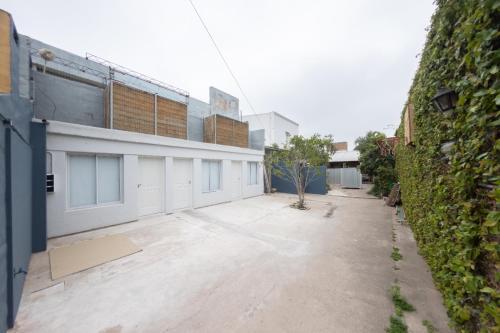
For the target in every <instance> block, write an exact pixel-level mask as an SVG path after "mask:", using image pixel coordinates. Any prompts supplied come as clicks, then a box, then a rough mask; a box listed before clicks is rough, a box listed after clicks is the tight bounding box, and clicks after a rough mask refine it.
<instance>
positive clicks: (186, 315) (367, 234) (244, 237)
mask: <svg viewBox="0 0 500 333" xmlns="http://www.w3.org/2000/svg"><path fill="white" fill-rule="evenodd" d="M331 194H332V195H328V196H319V195H318V196H316V195H314V196H309V197H308V200H307V201H308V205H309V207H310V208H311V209H310V210H305V211H301V210H297V209H293V208H290V207H289V204H290V203H292V202H293V201H294V200H295V197H294V196H291V195H286V194H273V195H264V196H260V197H255V198H251V199H246V200H240V201H235V202H230V203H226V204H221V205H216V206H211V207H206V208H202V209H196V210H188V211H182V212H178V213H175V214H171V215H162V216H156V217H151V218H147V219H143V220H140V221H137V222H132V223H127V224H123V225H119V226H115V227H110V228H106V229H100V230H95V231H91V232H87V233H80V234H76V235H71V236H66V237H62V238H56V239H52V240H50V241H49V247H50V248H53V247H58V246H61V245H64V244H69V243H72V242H75V241H78V240H83V239H91V238H95V237H99V236H103V235H108V234H119V233H122V234H125V235H127V236H128V237H130V239H131V240H132V241H133V242H134V243H136V244H137V245H139V246H140V247H141V248H142V249H143V251H142V252H139V253H136V254H133V255H130V256H128V257H125V258H121V259H118V260H115V261H113V262H110V263H107V264H104V265H101V266H98V267H95V268H92V269H89V270H86V271H83V272H80V273H77V274H73V275H70V276H67V277H65V278H61V279H59V280H56V281H52V280H51V279H50V272H49V259H48V255H47V253H39V254H35V255H33V257H32V261H31V265H30V273H29V275H28V277H27V282H26V286H25V290H24V295H23V299H22V304H21V308H20V311H19V314H18V317H17V322H16V326H15V328H14V329H13V331H15V332H85V333H88V332H108V333H111V332H113V333H117V332H383V331H384V329H385V327H386V326H387V324H388V322H389V316H390V315H391V314H392V312H393V307H392V303H391V300H390V296H389V294H388V289H389V288H390V286H391V284H392V283H393V281H394V278H395V272H394V269H393V266H394V262H393V261H392V259H391V258H390V254H391V250H392V239H391V238H392V219H393V210H392V209H391V208H389V207H387V206H384V204H383V202H382V201H381V200H377V199H373V198H370V197H369V196H367V195H365V191H364V190H358V191H356V190H349V191H341V190H337V191H334V192H331ZM410 248H411V246H410ZM415 251H416V250H415ZM417 260H419V259H418V258H417ZM420 260H421V259H420ZM420 264H423V262H422V263H420ZM423 265H424V267H425V264H423ZM422 274H424V275H425V274H427V275H429V273H428V272H426V271H425V268H424V272H423V273H422ZM429 281H430V282H429ZM429 281H427V280H426V283H430V284H431V287H430V288H431V289H432V280H429ZM404 291H405V290H404V289H403V292H404ZM431 292H433V293H434V294H432V295H434V296H432V297H430V298H428V297H427V296H426V295H427V294H426V293H417V294H419V295H420V296H419V302H421V303H422V304H423V306H421V308H419V304H415V305H416V306H417V310H418V311H419V312H422V316H423V317H425V318H427V319H428V320H430V321H433V322H434V324H435V326H437V327H439V328H442V327H444V329H445V330H446V319H445V318H446V317H445V315H444V310H443V309H442V306H441V305H440V304H439V302H440V301H439V294H435V293H436V292H435V290H434V291H432V290H431ZM436 295H437V296H436ZM436 297H437V299H436ZM429 302H431V303H433V304H431V306H429V304H427V303H429ZM436 303H437V304H436ZM443 318H444V319H443Z"/></svg>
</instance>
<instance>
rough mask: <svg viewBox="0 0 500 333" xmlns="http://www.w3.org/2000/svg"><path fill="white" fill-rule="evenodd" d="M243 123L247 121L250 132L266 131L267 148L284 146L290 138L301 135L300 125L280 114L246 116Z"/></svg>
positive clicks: (265, 143) (269, 113)
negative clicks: (275, 145) (274, 145)
mask: <svg viewBox="0 0 500 333" xmlns="http://www.w3.org/2000/svg"><path fill="white" fill-rule="evenodd" d="M243 121H247V122H248V124H249V128H250V130H259V129H264V131H265V142H264V145H265V146H266V147H269V146H272V145H273V144H275V143H276V144H277V145H278V146H280V147H282V146H284V145H285V144H286V143H287V142H288V140H289V139H290V137H292V136H295V135H298V134H299V124H298V123H296V122H295V121H293V120H291V119H289V118H287V117H285V116H283V115H281V114H279V113H278V112H274V111H273V112H268V113H259V114H256V115H244V116H243Z"/></svg>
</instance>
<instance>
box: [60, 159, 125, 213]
mask: <svg viewBox="0 0 500 333" xmlns="http://www.w3.org/2000/svg"><path fill="white" fill-rule="evenodd" d="M72 156H87V157H93V158H94V168H95V179H94V181H95V203H93V204H89V205H81V206H71V190H70V188H71V183H70V180H71V167H70V163H71V162H70V160H71V157H72ZM99 157H115V158H118V160H119V176H120V181H119V183H118V186H119V195H120V199H119V200H118V201H109V202H102V203H100V202H99V162H98V160H99ZM66 170H67V172H66V208H67V209H68V210H79V209H88V208H99V207H107V206H115V205H120V204H123V197H124V186H125V185H124V183H123V182H124V177H123V155H120V154H98V153H83V152H82V153H80V152H68V153H66Z"/></svg>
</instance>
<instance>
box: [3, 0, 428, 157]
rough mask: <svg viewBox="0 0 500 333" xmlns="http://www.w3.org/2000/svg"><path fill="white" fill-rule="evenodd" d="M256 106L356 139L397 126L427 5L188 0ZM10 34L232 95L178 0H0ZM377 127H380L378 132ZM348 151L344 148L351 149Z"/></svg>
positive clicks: (199, 94)
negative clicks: (9, 23)
mask: <svg viewBox="0 0 500 333" xmlns="http://www.w3.org/2000/svg"><path fill="white" fill-rule="evenodd" d="M193 1H194V3H195V5H196V6H197V8H198V11H199V12H200V14H201V15H202V17H203V18H204V20H205V22H206V24H207V26H208V28H209V29H210V31H211V32H212V34H213V35H214V37H215V39H216V41H217V43H218V45H219V47H220V48H221V50H222V52H223V54H224V55H225V57H226V59H227V60H228V62H229V63H230V65H231V67H232V69H233V71H234V72H235V74H236V76H237V77H238V79H239V81H240V83H241V85H242V86H243V89H244V90H245V92H246V93H247V95H248V96H249V98H250V101H251V102H252V104H253V105H254V107H255V109H256V111H257V112H258V113H261V112H269V111H277V112H280V113H282V114H283V115H285V116H287V117H289V118H291V119H293V120H295V121H297V122H298V123H299V124H300V132H301V134H304V135H311V134H313V133H320V134H332V135H333V136H334V138H335V140H336V141H344V140H347V141H349V142H350V144H352V143H353V142H354V140H355V139H356V138H357V137H358V136H361V135H363V134H364V133H366V132H367V131H368V130H379V131H385V132H387V133H392V132H393V131H394V130H393V129H390V130H388V129H387V125H395V126H396V125H397V124H398V123H399V120H400V113H401V110H402V108H403V104H404V102H405V100H406V97H407V92H408V89H409V86H410V84H411V79H412V78H413V75H414V73H415V70H416V68H417V65H418V60H419V58H418V54H419V53H420V51H421V49H422V47H423V45H424V42H425V37H426V31H425V28H426V27H427V26H428V25H429V23H430V17H431V15H432V13H433V11H434V8H435V6H434V4H433V1H432V0H379V1H373V0H357V1H354V0H353V1H350V0H349V1H348V0H342V1H340V0H326V1H322V0H314V1H311V0H309V1H306V0H303V1H291V0H273V1H265V0H253V1H243V0H211V1H206V0H205V1H201V0H193ZM0 7H1V8H3V9H5V10H7V11H9V12H10V13H11V14H12V15H13V17H14V21H15V23H16V26H17V29H18V31H19V32H20V33H22V34H25V35H28V36H30V37H33V38H36V39H39V40H41V41H43V42H46V43H48V44H51V45H53V46H56V47H59V48H62V49H65V50H67V51H70V52H73V53H76V54H79V55H85V52H90V53H92V54H95V55H98V56H100V57H102V58H105V59H107V60H110V61H112V62H115V63H118V64H120V65H123V66H125V67H129V68H132V69H134V70H136V71H139V72H141V73H144V74H147V75H149V76H152V77H154V78H157V79H159V80H162V81H164V82H167V83H169V84H172V85H174V86H177V87H179V88H182V89H185V90H187V91H189V93H190V95H191V96H193V97H196V98H199V99H201V100H204V101H208V88H209V86H214V87H217V88H219V89H221V90H224V91H226V92H228V93H230V94H232V95H234V96H236V97H238V98H239V99H240V107H241V109H242V110H243V114H250V113H252V111H251V109H250V108H249V106H248V104H247V103H246V102H245V101H244V98H243V96H242V95H241V93H240V91H239V90H238V88H237V86H236V84H235V83H234V81H233V79H232V78H231V76H230V74H229V73H228V71H227V70H226V69H225V67H224V64H223V62H222V61H221V59H220V57H219V56H218V54H217V52H216V50H215V48H214V47H213V46H212V44H211V41H210V39H209V37H208V35H207V33H206V32H205V31H204V30H203V27H202V25H201V24H200V22H199V20H198V18H197V16H196V14H195V12H194V11H193V9H192V7H191V5H190V4H189V2H188V0H167V1H147V0H142V1H137V0H135V1H131V0H129V1H124V0H120V1H97V0H87V1H85V2H81V1H78V2H76V1H64V0H61V1H50V0H46V1H34V0H23V1H19V0H7V1H2V2H1V5H0ZM384 128H386V129H385V130H384ZM351 147H352V146H351Z"/></svg>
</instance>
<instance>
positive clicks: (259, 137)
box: [248, 129, 266, 150]
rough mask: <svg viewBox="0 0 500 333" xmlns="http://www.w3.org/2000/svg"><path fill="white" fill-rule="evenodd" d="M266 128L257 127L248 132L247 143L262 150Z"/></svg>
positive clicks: (250, 146)
mask: <svg viewBox="0 0 500 333" xmlns="http://www.w3.org/2000/svg"><path fill="white" fill-rule="evenodd" d="M265 134H266V130H264V129H259V130H255V131H250V132H249V140H248V145H249V148H251V149H257V150H264V148H265V141H266V136H265Z"/></svg>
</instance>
